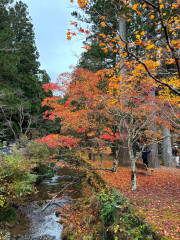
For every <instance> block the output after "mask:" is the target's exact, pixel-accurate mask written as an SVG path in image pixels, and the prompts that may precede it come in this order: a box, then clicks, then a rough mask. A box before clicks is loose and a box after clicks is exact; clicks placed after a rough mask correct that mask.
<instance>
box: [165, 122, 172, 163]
mask: <svg viewBox="0 0 180 240" xmlns="http://www.w3.org/2000/svg"><path fill="white" fill-rule="evenodd" d="M162 137H163V141H162V158H163V163H164V165H165V166H173V165H174V163H173V155H172V142H171V133H170V129H168V128H167V127H166V126H162Z"/></svg>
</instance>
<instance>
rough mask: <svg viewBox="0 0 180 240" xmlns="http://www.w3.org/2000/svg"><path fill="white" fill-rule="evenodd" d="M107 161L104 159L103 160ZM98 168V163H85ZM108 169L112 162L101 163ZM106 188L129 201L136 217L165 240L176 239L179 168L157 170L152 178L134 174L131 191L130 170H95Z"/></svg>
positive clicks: (178, 235)
mask: <svg viewBox="0 0 180 240" xmlns="http://www.w3.org/2000/svg"><path fill="white" fill-rule="evenodd" d="M106 159H107V157H106ZM88 162H89V163H90V164H91V165H94V166H96V167H99V161H98V160H96V161H95V162H93V161H88ZM103 167H104V168H111V167H112V159H111V160H105V161H104V166H103ZM98 172H99V173H100V174H101V176H102V178H103V179H104V180H105V181H106V182H107V183H108V185H109V186H110V187H113V188H114V187H115V188H117V189H119V191H120V192H121V193H122V194H123V195H124V196H125V197H127V198H128V199H129V200H130V203H131V205H132V206H133V207H134V209H135V211H136V213H137V215H138V216H140V217H141V218H142V219H143V220H144V221H145V222H148V223H149V224H151V226H152V229H153V230H154V231H156V232H157V233H159V234H161V235H162V236H165V237H167V239H176V240H178V239H180V188H179V185H180V169H177V168H173V167H163V166H162V167H161V168H160V169H154V173H153V175H152V176H145V175H143V174H140V173H138V174H137V190H135V191H132V190H131V169H130V168H128V167H118V169H117V173H112V172H110V171H108V172H106V171H101V170H99V171H98Z"/></svg>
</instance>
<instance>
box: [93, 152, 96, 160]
mask: <svg viewBox="0 0 180 240" xmlns="http://www.w3.org/2000/svg"><path fill="white" fill-rule="evenodd" d="M95 160H96V155H95V154H94V153H93V161H94V162H95Z"/></svg>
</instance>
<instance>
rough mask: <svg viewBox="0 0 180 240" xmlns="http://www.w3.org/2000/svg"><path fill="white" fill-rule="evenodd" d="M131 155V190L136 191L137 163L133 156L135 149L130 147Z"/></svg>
mask: <svg viewBox="0 0 180 240" xmlns="http://www.w3.org/2000/svg"><path fill="white" fill-rule="evenodd" d="M129 155H130V158H131V190H136V188H137V185H136V166H135V162H136V159H135V157H134V154H133V148H132V147H129Z"/></svg>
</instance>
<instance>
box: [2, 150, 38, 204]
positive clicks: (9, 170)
mask: <svg viewBox="0 0 180 240" xmlns="http://www.w3.org/2000/svg"><path fill="white" fill-rule="evenodd" d="M0 166H1V168H0V206H1V207H8V206H11V205H12V204H13V203H19V202H20V201H21V200H23V199H24V198H25V197H26V196H27V195H28V194H30V193H32V192H34V191H35V187H34V186H33V185H32V183H34V182H35V181H36V176H35V175H34V174H31V169H32V167H33V166H34V163H33V162H30V161H27V160H26V159H24V158H23V157H20V156H18V155H17V154H16V155H9V156H4V157H3V158H1V159H0Z"/></svg>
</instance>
